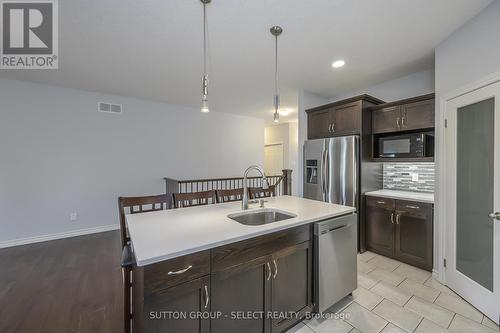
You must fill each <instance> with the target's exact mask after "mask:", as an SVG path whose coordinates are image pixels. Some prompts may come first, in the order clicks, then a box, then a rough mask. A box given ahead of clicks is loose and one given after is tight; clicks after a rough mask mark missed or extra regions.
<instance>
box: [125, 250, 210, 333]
mask: <svg viewBox="0 0 500 333" xmlns="http://www.w3.org/2000/svg"><path fill="white" fill-rule="evenodd" d="M209 274H210V251H202V252H198V253H194V254H190V255H186V256H182V257H178V258H174V259H171V260H167V261H162V262H159V263H156V264H152V265H147V266H143V267H134V269H133V277H132V301H133V303H132V321H133V324H132V326H133V332H193V333H197V332H200V333H208V332H210V321H209V320H208V318H203V317H198V318H196V317H192V316H189V314H192V313H201V312H209V311H210V275H209ZM179 314H187V317H186V318H182V317H179ZM181 316H182V315H181Z"/></svg>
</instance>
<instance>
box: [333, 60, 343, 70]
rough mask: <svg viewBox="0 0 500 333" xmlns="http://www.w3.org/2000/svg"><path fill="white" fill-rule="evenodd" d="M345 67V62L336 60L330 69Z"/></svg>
mask: <svg viewBox="0 0 500 333" xmlns="http://www.w3.org/2000/svg"><path fill="white" fill-rule="evenodd" d="M344 65H345V61H344V60H337V61H335V62H334V63H333V64H332V67H333V68H340V67H342V66H344Z"/></svg>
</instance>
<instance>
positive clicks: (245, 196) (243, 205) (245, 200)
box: [241, 165, 269, 210]
mask: <svg viewBox="0 0 500 333" xmlns="http://www.w3.org/2000/svg"><path fill="white" fill-rule="evenodd" d="M252 170H256V171H258V172H259V173H260V174H261V175H262V188H263V189H264V190H267V189H268V188H269V184H268V183H267V178H266V175H265V174H264V171H263V170H262V168H261V167H260V166H257V165H252V166H250V167H248V169H246V170H245V174H244V175H243V200H242V201H241V209H242V210H246V209H248V184H247V178H248V173H249V172H250V171H252Z"/></svg>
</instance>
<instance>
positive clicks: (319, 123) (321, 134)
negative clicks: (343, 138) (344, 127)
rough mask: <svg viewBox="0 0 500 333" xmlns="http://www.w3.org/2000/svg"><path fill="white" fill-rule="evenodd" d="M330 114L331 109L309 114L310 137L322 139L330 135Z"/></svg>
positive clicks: (308, 127) (308, 130)
mask: <svg viewBox="0 0 500 333" xmlns="http://www.w3.org/2000/svg"><path fill="white" fill-rule="evenodd" d="M330 115H331V112H330V110H329V109H325V110H321V111H318V112H315V113H311V114H309V117H308V121H307V133H309V135H308V136H309V139H321V138H326V137H329V136H330V128H331V127H330V124H331V122H330Z"/></svg>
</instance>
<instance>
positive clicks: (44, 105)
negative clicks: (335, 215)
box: [0, 79, 264, 246]
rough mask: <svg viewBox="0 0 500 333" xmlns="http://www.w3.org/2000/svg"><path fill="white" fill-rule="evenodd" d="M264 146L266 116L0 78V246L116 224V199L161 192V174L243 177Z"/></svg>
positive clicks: (195, 176)
mask: <svg viewBox="0 0 500 333" xmlns="http://www.w3.org/2000/svg"><path fill="white" fill-rule="evenodd" d="M99 101H104V102H114V103H122V104H123V114H122V115H114V114H105V113H99V112H97V102H99ZM263 145H264V121H263V120H261V119H256V118H250V117H243V116H236V115H230V114H224V113H217V112H211V113H209V114H201V113H200V112H199V110H195V109H190V108H186V107H179V106H173V105H167V104H160V103H153V102H147V101H141V100H137V99H132V98H126V97H121V96H112V95H102V94H98V93H91V92H85V91H78V90H72V89H65V88H57V87H52V86H46V85H39V84H32V83H26V82H21V81H15V80H6V79H0V228H1V232H0V246H2V244H3V245H4V246H6V245H8V244H10V243H8V242H7V241H10V240H15V239H21V238H26V237H34V236H40V235H47V234H54V233H64V232H72V231H75V230H80V229H87V228H96V227H101V226H109V225H114V226H117V225H118V211H117V197H118V196H120V195H124V196H127V195H146V194H160V193H164V192H165V189H164V182H163V177H165V176H168V177H172V178H177V179H186V178H197V177H205V178H206V177H223V176H239V175H242V174H243V171H244V170H245V168H246V167H247V166H249V165H251V164H262V162H263V149H262V147H263ZM71 212H77V213H78V215H79V219H78V220H77V221H75V222H70V221H69V214H70V213H71Z"/></svg>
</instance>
